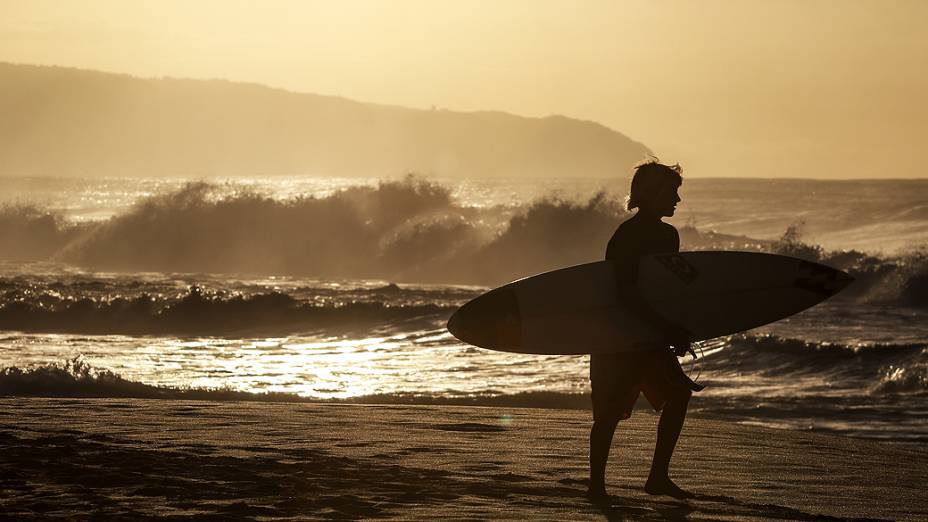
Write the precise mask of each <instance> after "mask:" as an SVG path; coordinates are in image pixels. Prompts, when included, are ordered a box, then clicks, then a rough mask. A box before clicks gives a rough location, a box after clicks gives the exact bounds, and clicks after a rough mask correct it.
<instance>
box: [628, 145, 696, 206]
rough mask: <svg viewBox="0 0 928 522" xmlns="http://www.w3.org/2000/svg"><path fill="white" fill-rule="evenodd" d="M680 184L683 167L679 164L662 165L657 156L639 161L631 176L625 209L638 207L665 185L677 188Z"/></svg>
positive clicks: (681, 182)
mask: <svg viewBox="0 0 928 522" xmlns="http://www.w3.org/2000/svg"><path fill="white" fill-rule="evenodd" d="M682 184H683V168H682V167H680V164H676V165H664V164H663V163H660V162H659V160H658V159H657V158H654V159H650V160H648V161H645V162H644V163H639V164H638V165H636V166H635V175H634V176H632V188H631V191H630V192H629V194H628V196H627V197H626V198H625V209H626V210H631V209H633V208H638V207H640V206H641V202H642V201H648V200H651V199H653V198H654V196H656V195H657V193H658V192H660V190H661V189H662V188H663V187H664V186H665V185H671V186H673V187H674V188H679V187H680V185H682Z"/></svg>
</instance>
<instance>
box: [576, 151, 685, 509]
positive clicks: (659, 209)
mask: <svg viewBox="0 0 928 522" xmlns="http://www.w3.org/2000/svg"><path fill="white" fill-rule="evenodd" d="M681 173H682V169H681V168H680V166H679V165H674V166H668V165H663V164H661V163H658V162H656V161H650V162H647V163H643V164H641V165H639V166H637V167H636V168H635V174H634V176H633V178H632V183H631V191H630V193H629V196H628V200H627V203H626V208H627V209H628V210H632V209H635V208H637V209H638V211H637V212H636V213H635V215H634V216H632V217H631V218H629V219H628V220H626V221H625V222H623V223H622V224H621V225H619V227H618V229H617V230H616V231H615V234H613V236H612V239H611V240H610V241H609V244H608V246H607V248H606V259H608V260H612V261H614V262H615V266H616V276H617V278H616V279H617V281H618V284H619V285H620V286H621V287H622V288H624V289H625V290H624V291H622V292H619V295H621V296H624V301H625V304H626V305H627V306H628V307H629V308H630V309H632V310H634V311H635V312H636V313H637V314H638V315H639V316H640V317H641V318H642V319H644V320H645V321H646V322H647V323H649V324H651V325H652V326H654V327H656V328H657V329H659V330H660V331H661V332H663V333H664V342H662V343H660V345H656V346H650V347H644V348H647V349H645V350H643V351H639V352H631V353H623V354H593V355H592V356H591V357H590V382H591V384H592V387H593V428H592V430H591V431H590V486H589V495H590V497H591V498H594V499H596V498H608V496H607V494H606V483H605V475H606V461H607V460H608V458H609V450H610V448H611V446H612V437H613V434H614V433H615V429H616V426H617V425H618V423H619V421H620V420H623V419H627V418H629V417H630V416H631V413H632V408H633V407H634V405H635V401H636V400H637V399H638V395H639V393H644V395H645V397H646V398H647V399H648V401H649V402H650V403H651V406H653V407H654V409H655V410H657V411H660V412H661V417H660V421H659V422H658V427H657V444H656V446H655V450H654V458H653V461H652V463H651V472H650V474H649V476H648V480H647V482H646V483H645V487H644V489H645V491H646V492H648V493H650V494H652V495H669V496H671V497H674V498H681V499H682V498H689V497H692V496H693V495H692V493H690V492H688V491H685V490H683V489H681V488H680V487H679V486H677V485H676V484H675V483H674V482H673V481H672V480H671V479H670V476H669V466H670V458H671V456H672V455H673V451H674V448H675V447H676V444H677V438H678V437H679V435H680V430H681V429H682V428H683V421H684V419H685V418H686V411H687V407H688V405H689V400H690V396H691V394H692V392H693V391H699V390H700V389H702V386H700V385H698V384H696V383H694V382H693V381H692V380H690V379H689V377H687V376H686V374H685V373H684V372H683V369H682V368H681V367H680V363H679V361H678V360H677V357H682V356H685V355H686V354H687V353H690V354H692V355H693V357H696V354H695V352H693V349H692V347H691V346H690V341H689V338H690V335H689V332H687V331H686V330H685V329H683V328H681V327H680V326H678V325H675V324H673V323H671V322H669V321H667V320H666V319H664V318H663V317H661V316H660V315H659V314H658V313H657V312H655V311H654V310H653V309H652V308H651V307H650V306H648V304H647V302H646V301H645V300H644V298H643V297H642V296H641V294H640V293H639V292H637V291H635V290H636V289H637V276H638V274H637V272H638V260H639V258H640V257H641V256H642V255H645V254H657V253H665V252H678V251H679V250H680V236H679V234H678V233H677V229H675V228H674V227H673V225H671V224H669V223H665V222H663V221H662V218H664V217H669V216H672V215H673V214H674V211H675V209H676V205H677V203H679V202H680V201H681V200H680V196H679V194H678V189H679V187H680V185H681V184H682V183H683V177H682V175H681ZM628 289H633V291H631V292H629V291H628ZM671 347H672V349H671Z"/></svg>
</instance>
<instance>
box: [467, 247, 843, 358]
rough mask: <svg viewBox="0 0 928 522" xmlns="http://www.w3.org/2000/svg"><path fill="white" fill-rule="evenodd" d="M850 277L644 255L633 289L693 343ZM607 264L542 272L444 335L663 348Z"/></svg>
mask: <svg viewBox="0 0 928 522" xmlns="http://www.w3.org/2000/svg"><path fill="white" fill-rule="evenodd" d="M851 281H853V278H852V277H851V276H849V275H848V274H846V273H845V272H842V271H840V270H836V269H834V268H831V267H828V266H825V265H822V264H819V263H812V262H809V261H805V260H802V259H798V258H794V257H789V256H782V255H776V254H764V253H757V252H732V251H700V252H675V253H668V254H652V255H647V256H642V258H641V260H640V263H639V267H638V284H637V286H638V290H639V292H640V294H641V296H642V297H643V298H644V299H645V301H647V303H648V304H649V305H650V306H651V307H652V308H653V309H654V310H655V311H656V312H657V313H659V314H661V315H662V316H663V317H665V318H666V319H668V320H670V321H672V322H674V323H676V324H679V325H680V326H682V327H684V328H686V329H687V330H689V331H690V332H691V333H692V334H693V337H692V339H691V340H693V341H699V340H704V339H711V338H714V337H719V336H723V335H729V334H733V333H737V332H742V331H745V330H749V329H751V328H756V327H758V326H762V325H765V324H768V323H771V322H774V321H777V320H780V319H783V318H785V317H788V316H790V315H793V314H796V313H798V312H801V311H802V310H805V309H807V308H809V307H812V306H814V305H816V304H818V303H820V302H822V301H823V300H825V299H827V298H829V297H831V296H833V295H835V294H836V293H838V292H840V291H841V290H842V289H843V288H845V287H846V286H847V285H848V284H850V283H851ZM623 291H624V289H623V288H620V287H619V285H618V284H617V282H616V276H615V266H614V264H613V262H612V261H600V262H596V263H587V264H583V265H576V266H572V267H568V268H563V269H560V270H554V271H551V272H545V273H543V274H539V275H535V276H532V277H527V278H524V279H520V280H518V281H514V282H512V283H509V284H507V285H504V286H501V287H499V288H495V289H493V290H490V291H489V292H486V293H484V294H482V295H480V296H478V297H476V298H475V299H473V300H471V301H469V302H468V303H466V304H464V305H463V306H462V307H461V308H459V309H458V310H457V311H455V312H454V314H453V315H452V316H451V318H450V319H449V320H448V331H450V332H451V334H452V335H454V336H455V337H456V338H458V339H460V340H461V341H464V342H465V343H468V344H472V345H475V346H479V347H481V348H488V349H491V350H501V351H506V352H517V353H534V354H587V353H622V352H631V351H639V350H647V349H653V348H656V347H659V346H662V339H663V335H662V333H661V332H660V331H658V330H657V329H656V328H654V327H652V326H650V325H649V324H648V323H647V322H646V321H644V320H643V319H642V318H641V317H640V316H639V315H638V314H636V313H635V312H634V311H633V310H632V309H631V308H630V307H629V305H627V304H625V302H624V301H623V299H622V298H621V294H622V292H623Z"/></svg>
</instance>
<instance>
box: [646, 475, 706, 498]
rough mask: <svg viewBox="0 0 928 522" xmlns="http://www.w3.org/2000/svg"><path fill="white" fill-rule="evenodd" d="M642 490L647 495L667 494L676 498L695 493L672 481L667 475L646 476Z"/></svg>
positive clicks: (690, 496) (687, 496) (688, 496)
mask: <svg viewBox="0 0 928 522" xmlns="http://www.w3.org/2000/svg"><path fill="white" fill-rule="evenodd" d="M644 490H645V491H646V492H647V493H648V494H649V495H667V496H668V497H673V498H676V499H680V500H683V499H686V498H693V497H694V496H695V495H693V494H692V493H690V492H689V491H687V490H685V489H683V488H681V487H680V486H678V485H676V484H674V483H673V481H672V480H670V478H669V477H663V478H659V479H655V478H648V481H647V482H646V483H645V485H644Z"/></svg>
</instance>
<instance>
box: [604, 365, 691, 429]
mask: <svg viewBox="0 0 928 522" xmlns="http://www.w3.org/2000/svg"><path fill="white" fill-rule="evenodd" d="M590 383H591V384H592V387H593V396H592V398H593V420H594V421H605V422H612V421H619V420H623V419H627V418H629V417H631V416H632V409H633V408H634V407H635V401H637V400H638V395H639V394H640V393H643V394H644V396H645V398H647V399H648V402H649V403H651V406H652V407H653V408H654V410H655V411H660V410H661V408H663V407H664V405H665V404H666V403H667V400H668V399H670V398H671V397H674V396H677V395H682V394H687V393H689V392H690V384H689V381H688V378H687V377H686V374H685V373H684V372H683V368H681V367H680V361H678V360H677V356H676V355H674V354H673V352H672V351H671V350H670V349H669V348H663V349H657V350H649V351H642V352H633V353H624V354H593V355H591V356H590Z"/></svg>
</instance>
